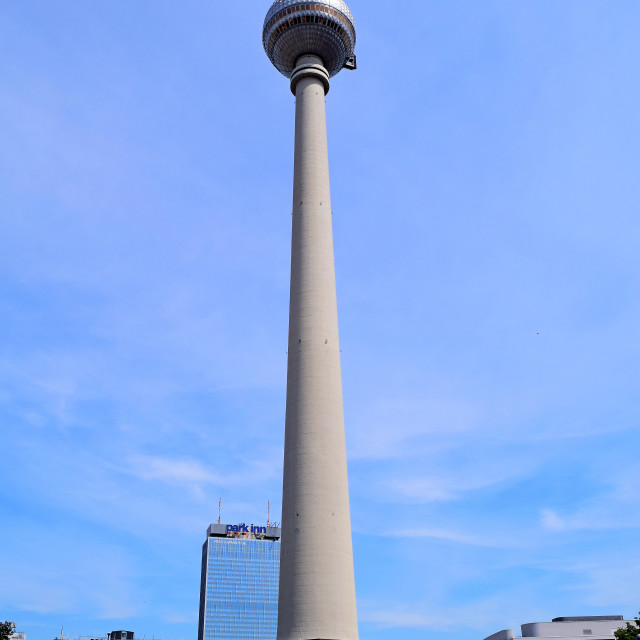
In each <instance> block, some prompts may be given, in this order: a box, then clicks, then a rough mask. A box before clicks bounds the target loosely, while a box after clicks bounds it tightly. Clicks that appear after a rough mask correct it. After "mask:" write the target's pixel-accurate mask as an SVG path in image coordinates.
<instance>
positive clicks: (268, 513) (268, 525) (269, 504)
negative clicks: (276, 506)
mask: <svg viewBox="0 0 640 640" xmlns="http://www.w3.org/2000/svg"><path fill="white" fill-rule="evenodd" d="M270 515H271V502H269V500H267V527H270V526H271V523H270V522H269V517H270Z"/></svg>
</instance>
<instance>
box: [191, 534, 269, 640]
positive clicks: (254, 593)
mask: <svg viewBox="0 0 640 640" xmlns="http://www.w3.org/2000/svg"><path fill="white" fill-rule="evenodd" d="M279 572H280V529H279V528H277V527H261V526H254V525H246V524H244V523H243V524H238V525H226V524H212V525H211V526H210V527H209V529H208V530H207V539H206V541H205V543H204V545H203V546H202V573H201V580H200V615H199V622H198V640H230V639H231V638H242V640H275V638H276V633H277V625H278V578H279Z"/></svg>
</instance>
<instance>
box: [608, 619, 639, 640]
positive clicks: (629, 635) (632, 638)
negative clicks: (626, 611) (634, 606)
mask: <svg viewBox="0 0 640 640" xmlns="http://www.w3.org/2000/svg"><path fill="white" fill-rule="evenodd" d="M638 615H640V613H639V614H638ZM614 635H615V637H616V640H636V638H637V637H638V635H640V618H638V617H636V618H634V622H633V623H631V622H627V624H626V626H624V627H622V628H621V629H618V630H617V631H616V632H615V634H614Z"/></svg>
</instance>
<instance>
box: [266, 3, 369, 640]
mask: <svg viewBox="0 0 640 640" xmlns="http://www.w3.org/2000/svg"><path fill="white" fill-rule="evenodd" d="M262 42H263V45H264V49H265V51H266V53H267V55H268V56H269V59H270V60H271V62H272V63H273V64H274V66H275V67H276V68H277V69H278V71H280V72H281V73H282V74H283V75H285V76H286V77H287V78H289V79H290V82H291V91H292V93H293V94H294V95H295V97H296V125H295V156H294V175H293V230H292V241H291V293H290V308H289V351H288V354H289V356H288V366H287V410H286V419H285V446H284V478H283V491H282V492H283V496H282V538H281V555H280V591H279V599H278V640H357V638H358V619H357V614H356V594H355V583H354V577H353V551H352V544H351V518H350V515H349V487H348V480H347V455H346V448H345V437H344V415H343V408H342V381H341V374H340V344H339V341H338V311H337V303H336V284H335V268H334V259H333V232H332V226H331V197H330V191H329V160H328V153H327V130H326V116H325V95H326V94H327V93H328V91H329V79H330V78H331V77H333V76H334V75H336V74H337V73H338V72H339V71H340V70H341V69H343V68H345V67H346V68H350V69H355V66H356V65H355V56H354V55H353V51H354V48H355V43H356V31H355V24H354V20H353V16H352V15H351V11H350V10H349V7H347V5H346V4H345V3H344V2H342V0H324V1H323V2H312V3H308V2H299V1H297V0H276V2H274V3H273V4H272V5H271V8H270V9H269V11H268V12H267V16H266V18H265V21H264V30H263V34H262Z"/></svg>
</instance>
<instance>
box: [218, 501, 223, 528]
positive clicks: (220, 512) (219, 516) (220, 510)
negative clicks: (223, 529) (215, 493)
mask: <svg viewBox="0 0 640 640" xmlns="http://www.w3.org/2000/svg"><path fill="white" fill-rule="evenodd" d="M221 516H222V498H218V524H220V518H221Z"/></svg>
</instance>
